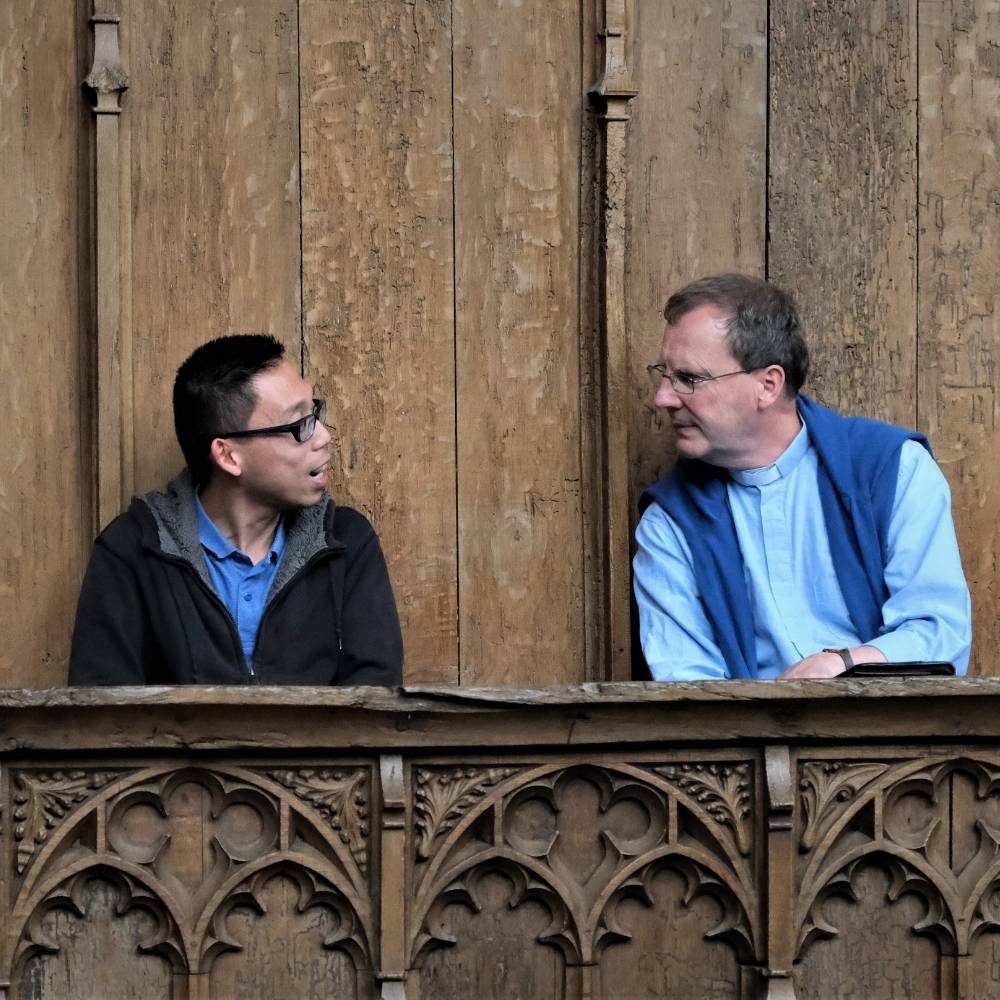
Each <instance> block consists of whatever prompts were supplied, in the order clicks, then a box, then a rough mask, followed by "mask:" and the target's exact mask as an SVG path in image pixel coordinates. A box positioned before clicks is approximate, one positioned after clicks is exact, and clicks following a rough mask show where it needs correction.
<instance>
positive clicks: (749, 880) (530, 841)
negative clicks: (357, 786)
mask: <svg viewBox="0 0 1000 1000" xmlns="http://www.w3.org/2000/svg"><path fill="white" fill-rule="evenodd" d="M685 767H689V768H690V770H682V769H681V767H680V766H677V767H673V766H671V767H670V768H656V769H655V770H654V769H652V768H648V767H642V766H636V765H631V764H618V763H615V764H602V765H600V766H598V765H593V764H583V765H572V766H565V765H561V766H560V765H545V766H540V767H536V768H524V769H521V770H520V772H519V773H517V774H515V775H505V776H503V777H499V778H497V779H496V781H495V782H494V783H493V784H492V786H490V787H488V788H481V789H480V790H477V792H476V793H475V794H474V795H472V796H468V797H467V802H468V808H467V811H466V812H465V814H464V815H463V816H461V817H458V816H454V817H453V819H454V821H453V822H452V823H451V829H450V830H449V831H448V832H447V834H446V835H437V836H435V837H431V838H427V837H426V836H423V837H422V839H418V846H417V848H416V849H415V859H414V861H415V868H416V870H417V872H418V874H417V877H416V879H415V886H416V892H415V899H414V903H413V910H412V913H413V919H412V924H411V939H410V940H411V955H412V956H413V957H414V958H417V957H419V956H425V955H426V954H427V952H428V951H429V950H431V949H433V948H434V947H436V946H440V945H446V944H448V943H450V942H449V941H448V939H447V936H446V935H442V934H440V933H437V932H435V930H434V927H433V923H434V920H435V919H436V917H435V914H440V913H441V912H442V907H444V906H446V905H448V903H449V902H459V903H462V904H463V905H465V906H467V907H468V908H469V909H470V910H474V909H475V892H474V891H473V888H472V887H473V886H474V885H475V879H476V877H477V876H476V875H475V873H476V872H477V871H480V870H483V866H486V870H489V871H503V872H505V873H506V877H508V878H509V879H510V881H511V882H512V884H514V885H515V886H516V887H517V891H516V893H515V899H517V900H519V901H520V900H523V899H529V898H533V899H536V900H538V901H544V902H545V905H546V908H547V911H548V912H549V913H550V915H551V917H552V921H553V923H552V924H551V925H550V927H549V928H548V929H546V931H545V932H544V934H542V935H539V937H538V939H537V940H538V941H539V942H540V943H550V944H554V945H555V946H557V947H559V948H561V949H562V950H563V952H564V955H565V956H566V958H567V960H568V961H570V962H572V963H579V962H583V963H590V962H593V961H595V960H596V957H597V956H598V955H599V954H600V952H601V951H602V950H603V949H604V948H605V947H606V946H607V945H609V944H611V943H613V942H614V941H616V940H625V939H627V936H623V933H622V932H621V930H620V928H617V927H616V926H615V925H614V918H613V916H612V917H611V918H610V922H609V920H608V919H606V914H607V912H608V907H609V905H610V904H611V903H612V901H613V900H617V899H619V898H622V897H624V896H626V895H629V894H631V895H634V896H636V897H637V898H640V899H648V898H649V893H648V887H647V886H645V883H644V880H647V879H648V878H649V877H652V873H653V872H655V871H656V870H657V868H658V867H663V866H673V867H674V868H675V869H676V870H678V871H680V872H681V873H682V875H683V877H684V879H685V883H686V885H687V887H688V889H687V891H686V893H685V898H686V899H687V900H690V899H692V898H694V897H695V896H697V895H701V894H705V895H709V896H713V897H714V898H715V899H716V900H717V902H718V903H719V905H720V906H721V907H722V911H723V919H722V921H721V923H720V924H719V926H718V927H716V928H714V929H713V931H712V935H713V937H714V938H716V939H718V940H720V941H725V942H726V943H728V944H730V945H731V946H733V947H734V948H736V949H737V951H738V953H739V954H740V956H741V957H744V958H746V957H748V956H751V955H753V954H754V953H755V949H756V942H757V940H758V930H757V919H758V914H757V904H756V897H755V893H754V890H753V876H752V871H751V866H750V862H749V858H748V857H747V856H746V854H749V844H748V843H745V838H741V836H740V833H739V828H740V825H741V824H747V823H749V822H750V816H751V809H750V796H751V795H752V784H751V768H750V766H749V765H747V767H746V768H745V769H744V768H742V767H741V766H739V765H737V766H736V767H733V768H732V769H730V768H729V766H728V765H722V766H721V767H720V766H717V765H715V764H712V765H705V766H704V769H703V770H700V769H699V768H701V767H702V766H701V765H697V764H690V765H685ZM723 768H725V770H723ZM421 770H422V772H423V776H424V780H425V782H427V781H432V780H435V777H434V773H433V772H432V770H431V769H430V768H427V767H425V768H422V769H421ZM438 770H442V769H438ZM455 774H456V776H457V779H458V780H469V779H470V778H471V777H472V775H470V774H469V773H468V769H462V768H459V767H456V768H455ZM456 787H458V786H457V784H456ZM458 799H459V796H457V795H456V801H457V800H458ZM683 815H689V816H690V821H684V820H681V821H679V819H678V817H679V816H683ZM692 831H694V832H695V833H696V834H697V836H694V835H692ZM421 832H422V831H420V832H418V838H419V837H420V836H421ZM428 843H432V844H433V848H434V849H433V850H431V851H427V849H426V848H427V844H428ZM742 847H746V848H747V850H746V852H744V851H743V850H742V849H741V848H742ZM425 853H426V854H427V855H428V856H427V857H424V854H425ZM515 872H516V873H520V874H517V875H515ZM470 880H471V882H470ZM512 905H515V904H514V903H512ZM557 918H558V920H557ZM557 923H558V928H557V927H556V924H557Z"/></svg>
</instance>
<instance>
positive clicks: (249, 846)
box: [0, 681, 1000, 1000]
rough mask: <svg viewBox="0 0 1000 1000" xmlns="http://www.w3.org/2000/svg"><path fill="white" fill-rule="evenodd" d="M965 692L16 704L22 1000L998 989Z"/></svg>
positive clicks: (3, 786)
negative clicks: (791, 733) (961, 734)
mask: <svg viewBox="0 0 1000 1000" xmlns="http://www.w3.org/2000/svg"><path fill="white" fill-rule="evenodd" d="M943 683H944V684H945V685H956V687H955V688H952V687H948V686H946V687H943V688H942V687H940V686H939V687H937V688H934V687H933V682H924V684H923V685H921V686H920V687H919V690H918V691H917V692H915V693H913V694H910V693H908V692H907V691H906V690H905V689H902V688H897V689H895V690H893V688H892V686H891V685H886V684H882V685H881V686H879V685H874V686H873V687H870V688H866V687H865V686H863V685H862V686H860V687H859V686H854V687H853V688H846V689H845V687H844V686H838V685H831V684H828V683H827V684H824V683H823V682H813V683H812V684H809V683H808V682H806V683H803V684H800V685H796V686H795V687H794V689H793V690H792V691H791V692H790V694H791V699H789V696H788V695H786V694H782V695H781V696H780V697H779V699H778V700H775V699H774V698H773V697H772V693H771V692H772V691H773V686H769V685H767V684H763V683H761V684H741V685H729V686H727V685H723V684H719V685H714V686H713V685H708V686H706V688H700V689H694V688H690V687H687V686H683V685H681V686H678V687H677V688H676V689H670V690H668V691H667V692H663V691H662V690H654V689H653V688H649V689H646V690H643V689H640V690H638V691H633V690H625V689H623V688H619V689H617V690H614V691H610V692H607V691H606V692H603V693H602V694H601V695H599V696H595V695H593V694H590V693H580V692H574V691H569V692H567V691H555V692H547V693H538V692H536V693H532V692H518V695H519V698H518V704H516V705H515V704H509V703H508V704H507V705H504V704H503V702H502V701H501V702H500V703H499V704H497V703H496V699H495V696H493V695H489V696H488V698H487V701H486V702H485V703H484V702H480V703H479V704H478V705H477V704H476V703H475V693H473V699H472V701H470V703H468V704H462V703H458V704H455V703H449V701H448V699H447V696H446V695H445V692H444V691H433V690H428V691H426V692H424V693H423V694H420V695H409V696H407V695H388V694H386V695H377V694H371V695H368V694H364V695H358V694H352V693H350V692H346V693H344V694H338V693H329V692H311V693H309V692H302V693H299V692H296V693H281V692H279V693H278V694H277V695H275V694H273V693H271V692H269V691H268V690H267V689H262V690H260V691H258V692H254V693H253V697H251V698H249V699H248V703H247V705H246V706H245V707H242V708H239V709H238V710H236V711H234V710H233V707H232V706H231V705H230V706H227V705H225V704H223V703H214V704H213V703H212V702H211V700H210V699H211V697H212V696H211V694H208V693H205V692H196V693H193V694H192V695H190V696H189V695H187V694H185V693H183V692H182V693H181V696H180V697H181V700H180V703H179V704H176V705H175V704H173V702H172V701H170V700H167V699H164V698H163V696H162V695H152V696H150V695H145V694H144V695H142V696H141V699H133V700H141V702H142V703H144V704H146V706H147V707H146V708H145V709H143V711H142V713H141V714H140V713H137V710H136V707H137V706H136V705H135V704H132V705H128V704H126V705H121V706H113V705H111V704H110V699H109V698H108V696H107V695H106V694H104V693H102V692H95V693H94V694H93V695H90V696H89V700H88V698H87V697H86V696H82V695H73V696H69V697H66V696H59V697H58V698H52V697H51V696H49V698H48V701H49V703H50V705H51V707H50V708H43V707H41V705H42V704H43V702H42V700H41V699H39V702H38V705H37V707H31V706H21V707H19V708H12V707H11V705H10V704H9V702H10V699H7V701H8V704H7V705H6V706H0V716H2V718H0V722H2V723H3V725H4V731H5V732H6V733H8V734H9V735H10V739H11V740H13V741H16V744H17V746H18V747H19V749H14V748H13V744H11V747H12V748H11V749H9V750H7V751H5V752H4V753H3V755H2V757H0V804H2V806H3V820H2V827H0V834H2V841H0V843H2V847H3V853H2V858H3V864H2V869H0V929H2V932H3V933H2V935H0V996H3V995H4V994H3V991H4V990H5V989H6V990H7V993H6V997H7V1000H12V998H21V1000H23V998H33V1000H46V998H49V1000H51V998H60V1000H61V998H65V997H73V998H74V1000H84V998H94V1000H116V998H127V1000H138V998H140V997H141V998H146V997H154V996H156V997H173V998H184V997H189V998H196V1000H208V998H213V1000H223V998H225V1000H229V998H252V997H263V996H274V997H279V996H281V997H284V996H295V997H303V998H317V1000H318V998H320V997H331V996H336V997H338V998H348V997H351V998H354V997H356V998H364V1000H372V998H381V1000H404V998H406V1000H452V998H455V997H467V996H468V997H482V998H484V1000H494V998H495V1000H513V998H520V1000H536V998H549V997H552V998H566V1000H599V998H600V1000H639V998H649V997H677V998H685V1000H687V998H691V997H699V998H712V1000H715V998H718V1000H722V998H726V1000H730V998H731V1000H750V998H756V997H760V998H764V997H768V998H772V1000H773V998H775V997H781V998H786V1000H789V998H798V1000H830V998H840V997H843V998H848V997H865V998H868V1000H879V998H889V1000H894V998H898V997H907V998H920V1000H935V998H940V1000H957V998H964V1000H987V998H991V997H994V996H996V995H997V991H998V990H1000V971H998V970H1000V965H998V962H997V958H996V956H997V954H998V953H1000V743H998V742H997V737H996V724H995V718H996V712H997V709H998V708H1000V688H997V687H996V685H993V684H991V683H988V682H975V681H970V682H965V683H964V684H963V683H961V682H943ZM928 684H930V685H931V686H930V687H928ZM977 685H978V687H977ZM945 691H947V692H949V693H953V694H954V695H955V696H954V697H951V698H943V692H945ZM879 692H882V694H883V697H882V698H879V697H878V694H879ZM921 692H922V693H921ZM797 697H798V698H804V699H809V700H805V701H801V702H800V703H799V704H801V705H802V706H804V707H803V708H799V707H798V706H797V704H796V701H795V698H797ZM931 699H937V701H936V703H934V702H932V700H931ZM60 706H62V707H60ZM932 707H933V708H935V709H936V712H934V713H932V712H931V708H932ZM67 708H70V709H71V711H70V712H67V711H66V709H67ZM72 716H76V717H77V718H81V719H83V720H86V724H85V727H84V728H79V727H76V728H74V726H73V723H72V722H68V721H67V720H68V719H70V718H71V717H72ZM960 719H963V720H964V721H963V722H962V725H963V726H964V728H965V729H966V731H967V732H968V734H969V738H970V742H967V743H964V744H957V743H954V742H945V741H942V740H941V739H940V738H934V737H933V736H931V735H929V734H931V733H933V732H934V731H935V730H936V729H938V728H939V727H941V726H957V725H958V724H959V720H960ZM268 720H269V721H268ZM331 720H332V721H331ZM776 727H777V728H779V729H784V730H786V731H787V730H795V731H797V733H798V736H797V737H796V738H795V739H794V740H789V738H788V736H787V735H786V736H783V737H780V736H779V737H778V738H777V739H776V738H775V729H776ZM876 730H877V731H878V736H880V737H881V739H880V740H875V739H873V736H874V735H875V731H876ZM810 731H815V732H816V733H820V734H822V735H823V739H822V740H821V741H816V740H815V739H813V738H812V737H811V736H810ZM206 732H211V733H212V734H213V735H212V738H211V740H205V738H204V737H203V736H202V735H200V734H202V733H206ZM248 732H252V733H253V734H254V742H255V744H256V746H255V747H254V748H253V749H248V748H246V747H245V746H243V747H241V743H245V742H246V740H247V733H248ZM324 733H325V734H326V737H324V735H323V734H324ZM519 733H520V734H521V736H520V738H518V734H519ZM366 734H367V738H368V739H370V740H372V741H377V742H379V743H380V744H381V745H382V746H383V747H384V749H383V751H382V752H380V753H372V752H358V751H357V750H356V749H351V747H352V745H355V746H356V745H357V744H358V743H359V742H364V741H365V740H366ZM529 734H530V736H529ZM525 738H530V739H531V740H532V742H533V743H535V745H536V749H535V750H528V749H526V748H525V747H523V746H521V745H520V744H521V742H522V741H523V739H525ZM70 742H72V743H74V744H78V746H77V748H76V749H75V750H70V749H68V748H67V743H70ZM567 742H572V743H573V744H579V745H575V746H574V747H573V748H572V749H569V750H567V749H566V743H567ZM324 743H330V744H332V745H328V746H326V748H325V749H324V748H323V747H324ZM179 744H180V745H182V746H185V747H186V749H183V750H178V749H177V747H178V745H179ZM199 744H202V745H204V747H205V749H203V750H197V749H193V748H195V747H197V746H198V745H199ZM476 744H479V747H478V748H477V749H476V750H474V751H473V750H468V749H462V747H468V746H473V745H476ZM101 747H103V748H104V749H103V750H99V748H101ZM113 747H117V750H116V751H115V750H112V748H113ZM126 747H129V748H130V749H126ZM172 748H173V749H172Z"/></svg>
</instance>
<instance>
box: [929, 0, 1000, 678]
mask: <svg viewBox="0 0 1000 1000" xmlns="http://www.w3.org/2000/svg"><path fill="white" fill-rule="evenodd" d="M998 38H1000V4H997V3H996V2H989V0H976V2H972V3H963V4H959V3H951V2H949V3H926V2H924V3H921V4H920V206H919V219H920V238H919V261H920V274H919V280H920V312H919V349H920V350H919V359H918V364H919V383H918V384H919V388H920V392H919V398H918V415H919V425H920V429H921V430H923V431H925V432H927V433H928V434H929V435H930V437H931V440H932V441H933V443H934V448H935V452H936V455H937V459H938V462H939V463H940V464H941V467H942V468H943V469H944V472H945V474H946V475H947V477H948V480H949V483H950V484H951V488H952V500H953V506H954V512H955V526H956V529H957V531H958V537H959V544H960V546H961V549H962V561H963V565H964V567H965V572H966V574H967V576H968V578H969V583H970V587H971V590H972V598H973V622H974V626H975V635H974V639H973V645H972V656H973V658H972V663H971V665H970V671H971V672H972V673H974V674H976V673H979V674H984V673H993V672H995V670H996V669H997V668H996V664H995V663H994V662H993V658H992V656H991V651H992V650H993V649H996V648H997V644H998V643H1000V552H998V546H1000V534H998V531H997V516H996V511H997V502H998V498H1000V463H998V462H997V454H998V451H1000V402H998V398H997V389H998V386H997V374H996V372H997V365H998V362H1000V312H998V310H997V301H998V298H1000V153H998V148H1000V112H998V108H1000V47H998V42H997V40H998Z"/></svg>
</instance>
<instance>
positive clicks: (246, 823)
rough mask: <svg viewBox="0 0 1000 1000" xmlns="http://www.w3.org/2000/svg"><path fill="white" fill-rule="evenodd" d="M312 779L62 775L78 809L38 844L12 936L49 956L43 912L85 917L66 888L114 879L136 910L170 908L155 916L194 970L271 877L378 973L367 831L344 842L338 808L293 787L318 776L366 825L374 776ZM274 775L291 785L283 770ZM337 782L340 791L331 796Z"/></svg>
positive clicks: (244, 772)
mask: <svg viewBox="0 0 1000 1000" xmlns="http://www.w3.org/2000/svg"><path fill="white" fill-rule="evenodd" d="M303 770H305V769H300V770H299V771H289V772H287V774H295V775H298V777H297V778H296V779H295V780H291V779H289V781H288V783H286V782H283V781H280V780H278V778H277V777H269V776H268V775H267V774H264V773H259V772H256V771H254V770H250V769H245V768H240V767H230V766H217V767H212V768H207V767H192V766H187V765H185V766H176V765H174V766H172V767H170V766H161V767H154V768H148V769H144V770H137V771H134V772H101V773H100V775H99V777H100V779H101V781H100V782H98V781H97V780H96V779H94V778H91V777H88V776H87V775H86V774H82V773H81V774H77V773H76V772H64V773H69V774H72V775H73V778H72V780H73V782H74V784H73V785H72V786H71V788H70V790H69V791H68V792H66V793H65V795H66V800H67V801H68V802H69V805H70V806H72V808H67V809H66V811H65V813H64V815H63V816H61V817H60V816H57V817H56V818H57V819H59V820H61V822H53V823H52V824H51V826H50V827H49V828H48V831H49V832H48V835H47V836H46V837H45V838H42V839H41V840H40V841H39V845H40V846H39V849H38V851H37V852H35V855H34V856H33V857H32V859H31V865H30V868H29V869H28V870H27V871H26V877H25V879H24V881H23V883H22V884H21V885H20V887H19V889H18V895H17V898H16V901H15V904H14V907H13V913H12V917H13V919H12V922H11V924H10V927H9V929H10V931H11V932H12V933H14V934H15V935H18V936H20V937H21V938H23V941H24V947H29V946H31V947H33V948H34V952H33V953H35V954H41V953H42V952H44V949H45V941H44V937H39V936H38V934H37V933H35V931H34V930H32V928H34V927H36V925H37V921H38V920H39V919H40V917H39V915H40V914H44V913H48V912H50V911H51V910H52V909H53V908H54V907H55V908H59V907H61V908H62V909H63V910H65V911H66V912H68V913H76V914H77V915H79V910H80V904H79V902H74V901H75V900H78V898H79V893H80V891H81V890H80V889H79V888H78V887H77V888H76V889H71V888H67V889H63V888H61V887H60V886H62V884H63V883H64V882H66V879H67V877H72V878H75V879H78V880H80V882H79V883H74V885H75V886H78V885H86V884H88V876H87V874H86V873H87V872H88V871H91V872H92V871H101V872H110V873H114V875H115V880H113V884H114V887H115V890H114V891H115V892H117V893H118V894H119V895H120V896H121V897H122V898H123V899H124V898H125V895H124V894H125V891H126V889H127V890H128V899H129V900H134V902H131V903H129V906H132V907H137V908H139V909H142V908H143V907H145V908H146V909H149V910H150V912H152V910H153V909H155V908H156V907H159V908H160V910H162V913H163V914H165V916H162V917H161V918H158V919H160V920H161V922H163V921H167V922H169V923H170V926H171V927H172V928H173V929H174V931H175V934H174V937H172V938H171V939H170V940H171V941H175V945H174V947H175V950H176V952H177V954H178V955H183V956H184V960H183V961H184V964H185V966H186V967H187V968H190V969H191V970H197V969H198V968H199V965H200V963H201V961H202V958H203V953H206V949H209V953H210V954H216V953H221V952H222V951H226V950H227V949H226V947H225V943H226V941H227V940H228V939H227V938H226V936H225V935H221V936H218V940H217V942H215V943H216V944H217V945H218V947H216V949H215V951H211V948H212V945H213V940H214V939H213V940H210V941H208V943H207V944H206V943H205V941H206V939H207V938H211V937H212V932H211V931H210V929H209V924H210V922H211V921H212V920H213V919H215V916H216V915H217V914H219V913H222V912H223V911H226V912H228V911H229V910H231V909H232V906H233V905H235V903H230V902H228V901H227V900H228V899H229V897H230V896H232V897H233V899H234V900H242V901H243V903H244V904H245V905H247V906H249V907H250V908H251V909H253V908H254V907H255V906H256V907H257V908H258V909H260V906H261V904H260V898H261V892H262V891H263V889H262V886H264V885H265V884H266V883H267V882H268V880H269V878H271V877H272V876H268V875H267V872H268V871H271V872H283V873H285V874H286V875H287V877H288V878H289V879H290V880H291V881H293V882H294V884H295V885H296V886H297V887H298V891H299V898H300V902H301V905H302V906H304V907H306V908H309V907H312V908H316V907H324V908H325V910H326V911H328V912H329V913H330V914H332V916H331V918H330V919H331V922H332V923H335V924H336V925H337V926H338V927H340V928H343V929H345V930H344V934H343V935H342V937H343V941H342V942H341V939H340V938H337V939H336V940H335V941H334V940H329V941H326V942H325V943H324V947H333V946H334V945H336V946H337V947H338V948H340V949H341V950H343V951H345V952H349V953H350V957H351V961H352V962H353V963H354V965H355V967H356V968H366V969H369V968H370V967H371V957H370V955H371V941H372V940H373V934H374V924H373V921H374V913H373V902H372V892H371V886H370V884H369V882H368V879H367V877H366V874H367V871H366V870H362V863H364V862H365V859H366V858H367V857H368V856H369V854H370V850H371V844H370V833H369V831H368V827H367V822H365V823H364V824H362V825H355V826H352V827H350V830H349V833H345V829H344V827H345V824H344V823H343V822H341V823H340V824H339V825H338V824H337V823H334V822H331V816H332V815H333V811H334V807H332V806H329V805H328V807H327V808H325V809H324V808H321V807H322V806H324V804H325V802H326V800H325V799H322V800H321V801H319V802H314V801H310V800H308V799H305V798H302V797H300V795H299V794H298V793H299V792H301V787H299V786H297V785H296V782H297V781H299V780H305V779H308V778H311V777H312V776H313V775H314V774H315V775H318V777H319V780H320V781H321V782H325V784H322V785H320V786H319V787H318V790H317V786H315V785H313V786H310V787H312V789H313V790H314V791H316V794H317V795H319V796H326V795H328V794H333V795H334V796H338V795H341V794H343V795H344V796H346V797H347V798H349V799H350V800H351V803H352V806H353V808H355V810H356V815H357V816H359V817H361V816H363V815H364V814H365V810H366V808H367V806H366V803H367V802H368V801H369V798H368V797H369V796H370V783H371V770H370V767H368V768H366V767H361V766H359V767H355V768H345V769H343V770H342V771H341V770H337V771H336V776H335V775H334V771H333V770H327V769H317V770H316V771H315V772H313V771H311V770H310V772H309V774H307V775H305V776H304V777H303V775H302V771H303ZM277 773H278V776H279V777H282V778H287V774H286V772H285V771H279V772H277ZM341 778H342V779H343V780H342V781H341ZM338 782H339V783H340V784H341V785H342V788H341V787H333V786H334V785H335V784H336V783H338ZM289 783H291V784H292V785H293V786H295V787H292V788H290V787H288V784H289ZM38 784H39V785H41V784H42V783H40V782H38ZM94 785H97V787H96V788H94V787H92V786H94ZM24 787H26V786H24ZM74 795H78V796H79V801H73V798H72V796H74ZM36 797H37V796H36ZM39 801H41V800H40V799H39ZM60 801H61V800H60ZM26 815H28V816H31V815H35V812H28V810H26ZM338 815H343V814H342V813H340V814H338ZM366 868H367V866H366ZM92 878H93V876H90V879H91V880H92ZM57 882H58V885H57V884H56V883H57ZM74 893H75V895H74ZM53 901H54V902H53ZM154 903H155V905H154ZM158 912H159V911H158ZM36 938H37V941H36ZM33 942H34V943H33ZM143 947H144V946H143ZM164 947H165V946H164ZM172 961H174V962H175V964H176V962H177V961H179V959H172ZM359 963H360V964H359Z"/></svg>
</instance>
